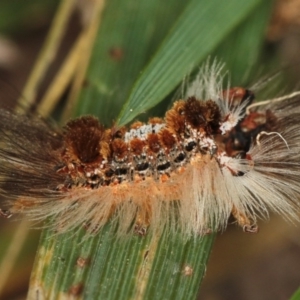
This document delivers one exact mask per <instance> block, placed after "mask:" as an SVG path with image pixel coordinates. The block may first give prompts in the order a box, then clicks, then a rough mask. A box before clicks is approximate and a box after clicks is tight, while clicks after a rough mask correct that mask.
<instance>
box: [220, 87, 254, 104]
mask: <svg viewBox="0 0 300 300" xmlns="http://www.w3.org/2000/svg"><path fill="white" fill-rule="evenodd" d="M223 99H228V100H229V101H230V104H231V105H233V106H238V105H240V104H241V103H242V102H243V101H245V100H249V104H250V103H251V102H252V101H253V100H254V94H253V93H252V92H251V91H249V90H248V89H244V88H241V87H234V88H231V89H229V90H224V91H223Z"/></svg>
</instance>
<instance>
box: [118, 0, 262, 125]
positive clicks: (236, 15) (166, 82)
mask: <svg viewBox="0 0 300 300" xmlns="http://www.w3.org/2000/svg"><path fill="white" fill-rule="evenodd" d="M260 3H261V1H260V0H250V1H246V2H245V1H243V2H242V1H239V0H231V1H218V0H211V1H205V0H193V1H191V3H190V4H189V5H188V6H187V8H186V10H185V11H184V12H183V13H182V15H181V16H180V18H179V20H178V21H177V23H176V24H175V26H174V27H173V29H172V31H171V32H170V34H169V36H168V37H167V38H166V40H165V41H164V43H163V44H162V45H161V47H160V48H159V50H158V51H157V53H156V55H155V56H154V57H153V59H152V60H151V62H150V63H149V65H148V66H147V68H146V69H145V70H144V71H143V73H142V75H141V77H140V78H139V79H138V81H137V82H136V83H135V85H134V87H133V90H132V92H131V94H130V96H129V98H128V100H127V102H126V104H125V105H124V107H123V109H122V111H121V114H120V115H119V117H118V121H117V123H118V124H119V125H124V124H126V123H128V122H130V121H131V120H132V119H133V118H135V117H136V116H137V115H139V114H141V113H143V112H144V111H145V110H147V109H149V108H151V107H153V106H154V105H156V104H157V103H159V102H160V101H161V100H162V99H163V98H164V97H166V96H167V95H168V94H169V93H170V92H171V91H172V90H173V89H174V88H175V87H176V86H177V85H178V84H179V82H180V81H182V79H183V78H184V76H186V75H187V74H189V73H190V71H191V69H192V67H195V66H196V65H197V64H199V62H201V61H202V60H204V59H205V58H206V57H207V55H209V54H211V53H212V52H213V50H214V49H215V48H216V46H217V45H218V44H219V43H221V42H222V41H223V40H224V38H225V37H226V36H227V35H228V34H229V33H230V31H232V30H233V29H234V28H237V27H238V26H239V25H240V23H242V21H243V20H245V18H246V17H247V15H248V16H249V15H250V14H251V13H252V14H253V11H254V9H255V7H257V6H258V5H259V4H260Z"/></svg>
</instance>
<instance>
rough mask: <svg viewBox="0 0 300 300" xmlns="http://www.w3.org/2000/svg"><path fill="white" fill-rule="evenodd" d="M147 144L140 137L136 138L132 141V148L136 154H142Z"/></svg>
mask: <svg viewBox="0 0 300 300" xmlns="http://www.w3.org/2000/svg"><path fill="white" fill-rule="evenodd" d="M145 145H146V142H145V141H142V140H140V139H139V138H134V139H132V140H131V141H130V150H131V151H132V152H133V153H134V154H135V155H141V154H142V152H143V149H144V147H145Z"/></svg>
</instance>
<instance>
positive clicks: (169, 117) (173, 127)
mask: <svg viewBox="0 0 300 300" xmlns="http://www.w3.org/2000/svg"><path fill="white" fill-rule="evenodd" d="M184 107H185V101H183V100H180V101H176V102H175V103H174V105H173V107H172V108H171V109H170V110H169V111H167V113H166V117H165V121H166V127H167V128H168V129H169V130H170V131H171V132H172V133H174V134H181V133H183V132H184V129H185V116H184Z"/></svg>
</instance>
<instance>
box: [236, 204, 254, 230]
mask: <svg viewBox="0 0 300 300" xmlns="http://www.w3.org/2000/svg"><path fill="white" fill-rule="evenodd" d="M231 214H232V216H233V217H234V218H235V220H236V222H237V223H238V225H239V226H240V227H242V228H243V231H244V232H248V233H257V232H258V226H257V224H256V222H254V221H253V220H250V219H249V218H248V217H247V216H246V215H245V214H244V213H242V212H241V211H239V210H238V209H237V208H236V207H235V206H233V208H232V210H231Z"/></svg>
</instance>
